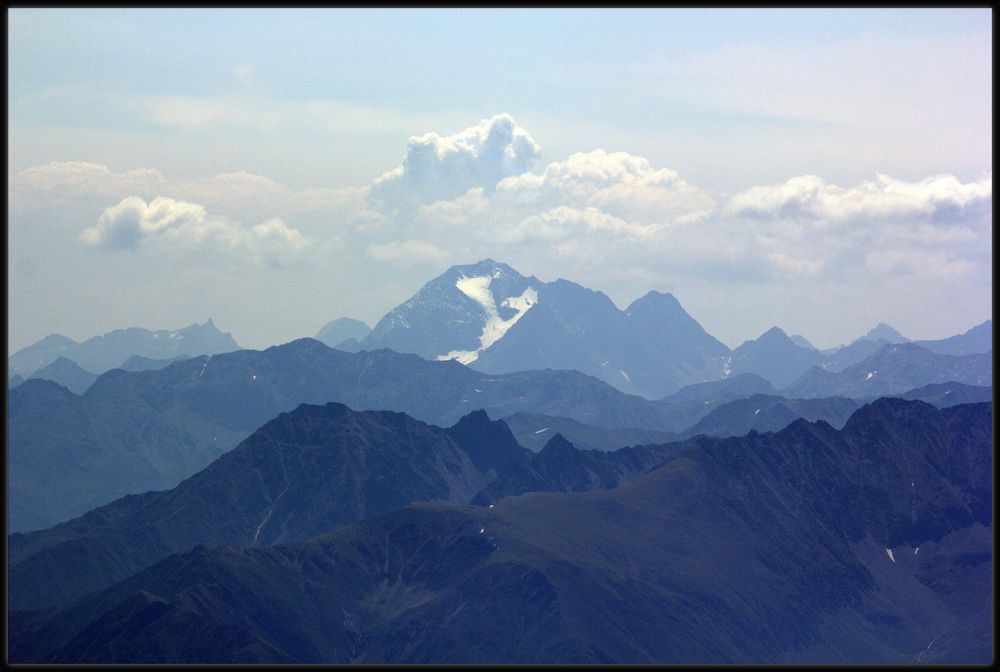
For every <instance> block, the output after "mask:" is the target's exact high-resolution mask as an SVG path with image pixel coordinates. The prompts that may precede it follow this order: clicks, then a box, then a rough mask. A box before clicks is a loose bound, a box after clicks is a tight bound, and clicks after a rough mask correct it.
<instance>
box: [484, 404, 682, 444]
mask: <svg viewBox="0 0 1000 672" xmlns="http://www.w3.org/2000/svg"><path fill="white" fill-rule="evenodd" d="M503 421H504V422H505V423H506V424H507V426H508V427H509V428H510V431H511V433H512V434H513V435H514V438H516V439H517V442H518V443H519V444H520V445H522V446H524V447H525V448H527V449H528V450H532V451H534V452H536V453H537V452H538V451H539V450H541V449H542V447H543V446H544V445H545V444H546V443H548V441H549V439H551V438H552V437H553V436H555V435H556V434H562V435H563V437H565V438H566V440H567V441H569V442H570V443H572V444H573V445H574V446H576V447H577V448H579V449H580V450H599V451H604V452H607V451H611V450H618V449H619V448H624V447H625V446H636V445H639V444H651V443H667V442H669V441H673V440H675V439H676V438H677V436H676V434H674V433H673V432H659V431H656V430H652V429H638V428H635V427H626V428H620V429H609V428H607V427H596V426H594V425H585V424H583V423H582V422H577V421H576V420H570V419H569V418H557V417H554V416H551V415H538V414H535V413H514V414H513V415H508V416H507V417H505V418H503Z"/></svg>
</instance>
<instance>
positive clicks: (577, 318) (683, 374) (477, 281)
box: [358, 259, 729, 398]
mask: <svg viewBox="0 0 1000 672" xmlns="http://www.w3.org/2000/svg"><path fill="white" fill-rule="evenodd" d="M358 347H359V348H362V349H371V348H383V347H384V348H390V349H393V350H396V351H398V352H412V353H415V354H418V355H420V356H421V357H424V358H426V359H455V360H457V361H459V362H462V363H464V364H468V365H469V366H471V367H473V368H475V369H478V370H480V371H484V372H487V373H507V372H512V371H522V370H533V369H546V368H551V369H574V370H577V371H581V372H583V373H586V374H588V375H592V376H594V377H596V378H600V379H601V380H604V381H605V382H607V383H609V384H611V385H613V386H615V387H616V388H618V389H620V390H622V391H625V392H629V393H638V394H642V395H644V396H647V397H650V398H658V397H662V396H664V395H666V394H668V393H672V392H675V391H677V390H678V389H679V388H681V387H683V386H684V385H687V384H689V383H693V382H702V381H705V380H716V379H719V378H722V377H723V375H724V367H725V365H726V361H727V360H726V357H727V356H728V355H729V349H728V348H727V347H726V346H725V345H723V344H722V343H720V342H719V341H718V340H716V339H715V338H713V337H712V336H710V335H709V334H707V333H706V332H705V330H704V329H702V328H701V326H700V325H699V324H698V323H697V321H695V320H694V319H693V318H692V317H691V316H690V315H688V314H687V313H686V312H685V311H684V309H683V308H682V307H681V305H680V303H678V301H677V299H676V298H674V297H673V296H672V295H670V294H661V293H658V292H650V293H648V294H646V295H645V296H643V297H642V298H640V299H637V300H636V301H635V302H633V303H632V304H631V305H630V306H629V307H628V308H626V309H625V310H624V311H622V310H619V309H618V308H617V307H616V306H615V304H614V303H613V302H612V301H611V299H609V298H608V297H607V296H606V295H605V294H603V293H601V292H596V291H593V290H590V289H587V288H585V287H581V286H580V285H578V284H576V283H573V282H569V281H567V280H556V281H555V282H548V283H545V282H541V281H540V280H538V279H537V278H535V277H534V276H532V277H524V276H522V275H521V274H520V273H518V272H517V271H516V270H514V269H513V268H511V267H510V266H508V265H506V264H503V263H499V262H496V261H493V260H492V259H485V260H483V261H480V262H479V263H476V264H471V265H467V266H453V267H452V268H450V269H448V270H447V271H446V272H445V273H443V274H442V275H440V276H438V277H437V278H435V279H433V280H431V281H430V282H428V283H427V284H426V285H424V286H423V287H422V288H421V289H420V291H418V292H417V293H416V294H415V295H414V296H413V297H412V298H410V299H409V300H407V301H405V302H404V303H402V304H400V305H399V306H397V307H396V308H394V309H393V310H392V311H390V312H389V313H388V314H386V315H385V317H383V318H382V319H381V320H379V322H378V324H376V325H375V328H374V329H373V330H372V332H371V334H369V335H368V336H367V337H365V338H364V339H362V340H361V341H360V344H359V345H358Z"/></svg>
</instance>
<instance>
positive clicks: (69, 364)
mask: <svg viewBox="0 0 1000 672" xmlns="http://www.w3.org/2000/svg"><path fill="white" fill-rule="evenodd" d="M32 378H36V379H41V380H51V381H52V382H54V383H58V384H60V385H62V386H63V387H65V388H66V389H67V390H69V391H70V392H72V393H73V394H83V393H84V392H86V391H87V388H89V387H90V386H91V385H93V384H94V381H95V380H97V374H96V373H91V372H90V371H84V370H83V369H82V368H80V365H79V364H77V363H76V362H74V361H72V360H70V359H66V358H65V357H59V358H58V359H56V360H55V361H54V362H52V363H51V364H47V365H45V366H43V367H42V368H40V369H38V370H37V371H35V372H34V373H33V374H31V375H30V376H29V377H28V379H29V380H31V379H32Z"/></svg>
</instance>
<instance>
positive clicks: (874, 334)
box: [861, 322, 910, 343]
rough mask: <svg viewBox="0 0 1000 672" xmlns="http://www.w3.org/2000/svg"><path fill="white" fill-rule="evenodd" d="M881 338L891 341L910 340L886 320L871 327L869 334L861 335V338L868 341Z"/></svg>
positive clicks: (903, 341)
mask: <svg viewBox="0 0 1000 672" xmlns="http://www.w3.org/2000/svg"><path fill="white" fill-rule="evenodd" d="M879 339H881V340H885V341H889V342H890V343H906V342H907V341H909V340H910V339H908V338H906V337H905V336H903V335H902V334H901V333H899V332H898V331H896V330H895V329H894V328H892V327H891V326H889V325H888V324H886V323H885V322H879V323H878V324H877V325H875V326H874V327H872V328H871V329H869V330H868V333H867V334H865V335H864V336H862V337H861V340H866V341H877V340H879Z"/></svg>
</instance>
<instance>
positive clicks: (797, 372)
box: [732, 327, 824, 388]
mask: <svg viewBox="0 0 1000 672" xmlns="http://www.w3.org/2000/svg"><path fill="white" fill-rule="evenodd" d="M823 360H824V357H823V354H822V353H821V352H819V351H818V350H816V349H815V348H806V347H803V346H801V345H797V344H796V343H795V341H793V340H792V339H791V338H789V336H788V334H786V333H785V332H784V331H782V330H781V329H779V328H778V327H772V328H771V329H768V330H767V331H766V332H764V333H763V334H761V335H760V336H759V337H758V338H757V339H756V340H753V341H746V342H745V343H743V344H742V345H740V346H739V347H738V348H736V349H735V350H733V355H732V367H733V373H752V374H756V375H758V376H761V377H763V378H766V379H767V380H768V381H770V382H771V383H772V384H773V385H774V386H775V387H777V388H782V387H786V386H788V384H790V383H791V382H792V381H794V380H795V379H796V378H798V377H799V376H801V375H802V374H803V373H805V372H806V371H808V370H809V369H811V368H812V367H814V366H817V365H819V364H820V363H821V362H822V361H823Z"/></svg>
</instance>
